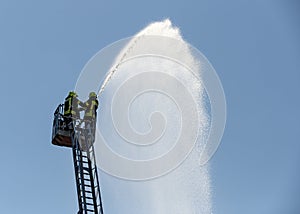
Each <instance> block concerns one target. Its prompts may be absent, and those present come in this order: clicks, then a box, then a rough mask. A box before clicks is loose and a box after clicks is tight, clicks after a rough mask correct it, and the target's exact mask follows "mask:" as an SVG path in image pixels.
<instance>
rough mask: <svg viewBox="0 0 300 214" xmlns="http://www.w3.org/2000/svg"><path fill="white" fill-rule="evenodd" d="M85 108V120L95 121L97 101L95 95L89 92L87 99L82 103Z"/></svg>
mask: <svg viewBox="0 0 300 214" xmlns="http://www.w3.org/2000/svg"><path fill="white" fill-rule="evenodd" d="M84 106H85V109H86V110H85V114H84V119H85V120H95V119H96V117H97V109H98V106H99V102H98V100H97V95H96V93H95V92H91V93H90V95H89V99H88V100H87V101H86V102H85V103H84Z"/></svg>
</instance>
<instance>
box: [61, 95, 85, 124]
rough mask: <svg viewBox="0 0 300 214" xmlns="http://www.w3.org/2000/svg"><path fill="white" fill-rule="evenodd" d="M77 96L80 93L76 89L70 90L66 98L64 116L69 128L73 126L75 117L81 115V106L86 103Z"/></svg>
mask: <svg viewBox="0 0 300 214" xmlns="http://www.w3.org/2000/svg"><path fill="white" fill-rule="evenodd" d="M77 97H78V95H77V94H76V93H75V92H74V91H70V92H69V95H68V96H67V97H66V99H65V103H64V117H65V121H66V124H67V127H69V129H72V127H73V126H71V125H70V124H71V122H73V120H74V119H76V118H79V117H80V115H79V106H81V107H82V106H84V103H82V102H81V101H80V100H79V99H78V98H77Z"/></svg>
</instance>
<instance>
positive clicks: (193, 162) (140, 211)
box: [98, 19, 212, 214]
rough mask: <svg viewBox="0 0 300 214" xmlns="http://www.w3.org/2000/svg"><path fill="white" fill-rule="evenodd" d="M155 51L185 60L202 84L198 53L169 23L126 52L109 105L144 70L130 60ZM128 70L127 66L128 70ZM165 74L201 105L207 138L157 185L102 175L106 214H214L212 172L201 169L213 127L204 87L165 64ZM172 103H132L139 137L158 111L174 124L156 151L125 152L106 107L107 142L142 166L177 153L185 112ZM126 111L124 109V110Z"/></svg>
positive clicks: (110, 79) (108, 89) (106, 88)
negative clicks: (174, 146)
mask: <svg viewBox="0 0 300 214" xmlns="http://www.w3.org/2000/svg"><path fill="white" fill-rule="evenodd" d="M147 36H160V37H169V38H173V39H176V40H179V41H181V42H180V45H179V46H177V47H172V46H170V44H169V43H168V42H167V43H166V42H165V40H164V39H162V40H161V43H160V42H155V44H154V43H153V44H151V43H149V40H148V39H147ZM156 41H157V40H156ZM153 50H155V53H158V55H162V56H169V57H171V58H173V57H174V58H176V59H178V58H180V59H182V60H183V61H184V64H185V65H186V66H187V67H188V68H189V69H191V70H192V71H195V73H194V74H195V75H197V78H200V79H201V64H199V62H197V61H196V60H194V57H193V54H192V52H191V51H190V49H189V48H188V45H187V44H186V43H185V42H184V40H183V38H182V36H181V34H180V30H179V29H178V28H176V27H174V26H173V25H172V23H171V21H170V20H168V19H167V20H164V21H162V22H155V23H152V24H150V25H149V26H147V27H146V28H145V29H143V30H142V31H140V32H139V33H138V34H137V35H136V36H135V37H133V38H132V39H131V40H130V41H129V42H128V43H127V44H126V45H125V46H124V48H123V49H122V51H121V52H120V53H119V55H118V56H117V57H116V59H115V61H114V63H113V65H112V67H111V69H110V71H109V72H108V74H107V75H106V78H105V80H104V83H103V84H102V87H101V90H100V92H101V93H102V95H101V100H100V101H102V103H106V102H108V103H109V101H108V100H109V99H111V98H110V97H111V96H113V95H114V93H115V90H116V88H119V87H120V84H121V83H122V81H124V78H125V79H126V78H127V77H128V76H130V75H133V74H132V71H134V70H136V69H137V65H138V64H137V63H135V64H134V65H131V64H130V60H129V59H131V58H132V57H133V56H138V55H141V54H145V53H148V52H153ZM128 60H129V63H127V64H126V63H125V65H124V62H126V61H128ZM143 63H146V64H147V63H148V67H151V66H153V65H152V64H151V60H150V61H146V62H145V61H143ZM122 65H124V66H123V67H122ZM131 66H134V67H131ZM138 66H139V65H138ZM160 68H163V69H162V70H165V72H166V73H168V74H172V75H173V76H175V77H176V78H178V79H180V80H181V81H182V82H183V84H185V86H186V87H187V89H188V91H190V92H191V94H192V95H193V97H194V99H195V100H196V105H197V112H196V113H197V115H198V117H199V121H200V124H198V125H199V132H200V136H201V137H198V138H197V140H196V142H195V147H193V149H192V150H191V151H190V153H189V155H188V156H187V158H186V159H184V160H183V161H182V162H181V164H180V165H178V166H176V167H175V168H174V169H173V170H172V171H169V172H168V173H164V174H162V175H161V176H157V177H155V178H153V179H148V180H139V181H132V180H126V179H120V178H118V177H115V176H111V175H109V174H108V173H105V172H103V171H101V172H100V174H101V175H100V178H101V184H102V195H103V202H104V209H105V213H106V214H116V213H124V214H125V213H130V214H135V213H136V214H153V213H155V214H167V213H172V214H211V209H212V207H211V190H210V177H209V166H208V165H207V164H206V165H204V166H200V165H199V158H200V155H201V151H203V147H204V144H203V141H204V140H203V139H205V137H206V136H207V127H208V124H209V117H208V115H207V111H206V110H205V104H204V101H203V100H204V98H203V96H204V87H203V86H202V85H201V84H200V83H199V81H195V80H194V79H193V78H191V76H190V75H188V76H187V75H186V74H185V73H184V72H183V71H182V70H181V69H178V68H176V67H172V66H171V67H170V65H164V62H162V63H161V64H160ZM170 68H171V69H170ZM149 81H153V80H149ZM154 81H155V80H154ZM168 87H171V88H172V87H173V88H175V89H176V87H178V84H170V85H168ZM147 96H148V97H147ZM149 100H151V101H149ZM145 102H146V103H145ZM111 103H113V101H111ZM171 103H172V101H168V99H166V98H165V97H164V96H163V94H159V93H152V94H150V95H146V94H145V96H144V98H143V96H140V97H139V96H137V99H135V100H134V101H133V102H132V103H131V107H130V110H129V113H128V115H129V117H130V121H131V123H132V126H133V128H134V129H135V130H136V131H137V132H139V133H147V130H149V121H148V123H147V122H146V123H145V121H147V117H146V116H145V115H149V114H151V112H153V111H156V110H157V111H162V112H165V113H164V116H165V117H166V121H168V122H167V123H166V124H165V125H166V126H168V127H167V128H165V130H164V136H163V137H162V138H160V139H159V142H158V144H157V145H156V146H155V145H154V147H153V148H152V149H150V150H149V148H146V149H144V150H143V149H142V148H141V147H140V146H136V145H131V146H129V147H126V146H123V145H125V144H124V143H123V142H122V140H119V139H118V137H120V136H119V135H120V133H117V132H116V131H115V127H114V126H115V125H116V124H113V123H107V122H106V121H108V120H109V118H107V117H108V115H110V112H111V107H110V106H109V105H107V106H102V109H101V112H100V114H99V121H100V122H99V121H98V126H99V128H100V129H101V130H103V133H104V135H105V136H104V137H105V138H106V139H110V140H109V142H110V145H109V146H110V147H111V148H112V149H113V150H114V151H116V152H117V153H119V154H120V155H122V156H124V157H129V158H134V159H136V160H142V159H151V157H153V156H158V155H159V154H164V153H166V152H168V148H170V146H171V147H172V145H170V144H169V142H172V141H176V134H177V133H179V132H180V129H181V127H180V125H176V121H177V122H178V121H179V122H180V117H177V116H176V115H177V114H178V115H179V113H180V111H179V110H178V108H177V107H176V105H174V103H173V105H172V104H171ZM172 106H173V107H172ZM122 107H123V106H119V108H122ZM157 108H159V109H157ZM117 110H118V109H117ZM119 110H120V109H119ZM103 121H104V122H103ZM170 121H171V122H170ZM174 121H175V122H174ZM173 122H174V123H173ZM173 124H174V125H173ZM151 125H153V124H150V128H152V127H151ZM193 125H194V124H192V123H191V124H190V126H191V128H192V126H193ZM121 128H122V127H121ZM121 134H122V133H121ZM172 137H173V138H172ZM168 138H169V139H168ZM170 139H171V140H170ZM123 140H124V139H123ZM127 146H128V145H127ZM112 164H114V163H112ZM146 170H147V169H146Z"/></svg>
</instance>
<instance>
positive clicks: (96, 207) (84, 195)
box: [52, 104, 103, 214]
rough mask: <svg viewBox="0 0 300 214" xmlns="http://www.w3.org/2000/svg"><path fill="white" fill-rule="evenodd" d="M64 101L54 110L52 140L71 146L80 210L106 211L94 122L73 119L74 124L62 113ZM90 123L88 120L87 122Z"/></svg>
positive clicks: (100, 213) (85, 212)
mask: <svg viewBox="0 0 300 214" xmlns="http://www.w3.org/2000/svg"><path fill="white" fill-rule="evenodd" d="M63 107H64V105H63V104H60V105H59V106H58V107H57V109H56V110H55V112H54V120H53V128H52V144H54V145H57V146H63V147H68V148H72V154H73V163H74V171H75V180H76V188H77V200H78V207H79V210H78V212H77V214H103V206H102V200H101V192H100V184H99V178H98V173H97V165H96V157H95V151H94V145H93V143H94V134H93V131H91V128H95V127H90V125H91V124H89V123H87V122H86V121H84V120H82V119H72V120H71V121H72V123H73V124H72V128H70V127H69V125H70V124H67V121H68V120H67V118H66V117H65V116H64V115H63ZM87 124H89V125H88V126H87Z"/></svg>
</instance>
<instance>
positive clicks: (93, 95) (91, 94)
mask: <svg viewBox="0 0 300 214" xmlns="http://www.w3.org/2000/svg"><path fill="white" fill-rule="evenodd" d="M89 97H90V98H91V97H97V94H96V93H95V92H91V93H90V94H89Z"/></svg>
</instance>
